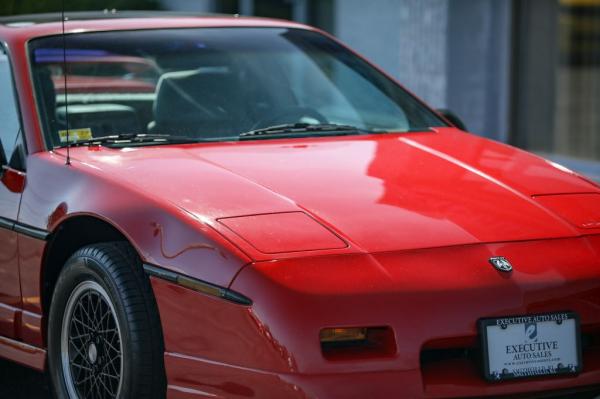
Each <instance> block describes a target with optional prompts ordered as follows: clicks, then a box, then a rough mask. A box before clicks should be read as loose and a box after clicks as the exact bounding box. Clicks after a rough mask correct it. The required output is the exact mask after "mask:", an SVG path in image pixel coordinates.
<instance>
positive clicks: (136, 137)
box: [57, 133, 219, 148]
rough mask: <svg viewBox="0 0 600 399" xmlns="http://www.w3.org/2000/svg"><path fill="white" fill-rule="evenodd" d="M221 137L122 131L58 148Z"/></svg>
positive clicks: (167, 142) (183, 142)
mask: <svg viewBox="0 0 600 399" xmlns="http://www.w3.org/2000/svg"><path fill="white" fill-rule="evenodd" d="M218 139H219V138H214V139H202V138H193V137H186V136H172V135H169V134H142V133H120V134H114V135H110V136H101V137H94V138H91V139H89V140H78V141H74V142H72V143H69V144H65V145H62V146H58V147H57V148H64V147H67V146H69V145H70V146H71V147H77V146H80V145H92V144H113V145H125V144H137V143H140V144H145V143H151V144H185V143H200V142H207V141H215V140H218Z"/></svg>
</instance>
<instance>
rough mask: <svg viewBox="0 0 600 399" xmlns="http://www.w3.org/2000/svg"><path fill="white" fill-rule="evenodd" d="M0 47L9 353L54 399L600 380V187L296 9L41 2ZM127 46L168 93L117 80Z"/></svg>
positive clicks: (514, 387) (359, 394)
mask: <svg viewBox="0 0 600 399" xmlns="http://www.w3.org/2000/svg"><path fill="white" fill-rule="evenodd" d="M0 43H2V51H1V52H0V87H1V88H2V90H0V142H1V144H2V149H1V150H0V155H1V157H2V158H1V160H0V163H1V164H2V175H1V182H2V184H0V356H1V357H4V358H6V359H11V360H14V361H16V362H19V363H21V364H25V365H27V366H30V367H33V368H35V369H38V370H46V371H47V372H48V373H49V375H50V377H51V381H52V386H53V389H54V391H55V392H56V396H57V397H58V398H69V399H77V398H79V399H83V398H91V399H97V398H121V399H122V398H161V397H165V396H166V397H168V398H189V399H192V398H401V397H402V398H446V397H470V396H478V397H480V396H501V395H515V394H520V395H523V396H527V397H529V396H532V397H533V396H536V397H537V396H538V395H541V394H542V393H543V394H544V395H550V396H552V395H573V396H574V395H576V394H581V395H582V397H592V396H593V395H597V394H598V391H599V390H600V388H599V386H600V187H599V186H598V185H596V184H595V183H593V182H591V181H588V180H586V179H585V178H584V177H582V176H579V175H577V174H575V173H573V172H571V171H569V170H567V169H565V168H563V167H561V166H559V165H557V164H554V163H552V162H549V161H547V160H544V159H542V158H539V157H537V156H535V155H532V154H529V153H526V152H524V151H521V150H518V149H516V148H513V147H510V146H507V145H504V144H500V143H497V142H493V141H489V140H485V139H483V138H480V137H477V136H475V135H472V134H469V133H466V132H465V131H463V130H461V129H459V128H458V127H459V124H458V122H456V121H455V122H452V118H450V117H444V116H442V115H441V114H440V113H437V112H435V111H432V110H431V109H429V108H428V107H427V106H426V105H425V104H423V103H422V102H421V101H419V100H418V99H416V98H415V97H414V96H413V95H411V94H410V93H408V92H407V91H406V90H404V89H403V88H402V87H401V86H399V85H398V83H396V82H395V81H393V80H392V79H391V78H390V77H389V76H387V75H385V74H384V73H383V72H381V71H380V70H378V69H377V68H375V67H374V66H373V65H371V64H369V63H368V62H367V61H365V60H364V59H362V58H361V57H360V56H358V55H357V54H355V53H353V52H352V51H351V50H349V49H348V48H346V47H345V46H344V45H342V44H340V43H339V42H338V41H336V40H335V39H334V38H332V37H330V36H329V35H327V34H325V33H323V32H320V31H318V30H317V29H314V28H311V27H307V26H304V25H300V24H296V23H292V22H285V21H275V20H268V19H259V18H239V17H235V16H232V17H176V16H160V15H158V16H157V15H154V16H146V17H142V16H139V15H135V14H133V15H131V14H127V13H125V14H120V13H117V14H114V15H112V18H102V17H98V16H95V15H93V14H77V15H70V16H69V20H68V21H67V22H66V23H65V34H64V35H62V26H61V21H60V18H58V17H57V16H56V15H51V16H48V15H41V16H22V17H12V18H8V19H5V20H3V21H2V22H1V25H0ZM57 54H58V55H60V54H63V63H64V64H63V68H62V70H66V71H68V70H69V66H70V65H69V64H70V63H72V62H73V63H75V62H77V57H78V55H79V56H84V57H85V59H86V68H85V71H83V72H81V73H80V75H81V74H83V75H85V79H80V80H79V81H78V82H77V90H76V91H74V92H69V90H67V91H66V93H65V91H64V90H57V89H56V87H55V82H53V76H54V80H56V75H53V73H52V71H51V70H50V69H51V65H50V64H53V65H57V63H59V61H57V60H54V61H52V62H50V63H49V61H48V57H50V58H52V57H56V56H57ZM94 57H97V63H98V69H96V68H94V67H93V64H94ZM107 57H111V58H112V59H114V57H118V58H117V59H119V58H120V59H124V58H123V57H126V58H125V59H135V60H145V61H142V64H143V65H152V66H155V67H156V71H155V73H156V74H157V76H159V79H158V81H157V83H156V89H155V90H153V91H151V92H147V91H140V90H138V89H137V88H136V87H133V86H128V85H127V84H126V82H125V81H126V80H127V79H128V76H127V72H126V71H125V72H123V75H119V74H117V73H114V72H113V73H111V74H110V80H111V82H112V83H111V84H109V85H108V86H109V87H108V88H107V89H106V90H98V84H97V82H96V81H95V79H96V78H97V79H98V81H100V82H102V80H103V79H105V78H106V76H105V74H104V73H103V72H102V71H103V70H104V67H105V66H106V62H105V60H106V59H107ZM63 75H64V74H63ZM63 78H64V76H63ZM66 79H67V82H63V83H64V84H65V87H67V88H68V87H69V85H68V79H69V75H68V74H67V76H66ZM119 79H122V80H123V82H122V83H123V84H117V83H118V80H119ZM86 82H87V83H86ZM86 84H89V85H90V87H89V90H86V89H85V85H86ZM111 87H113V88H118V89H115V90H110V88H111ZM128 87H129V88H130V90H128V89H127V88H128ZM541 133H543V132H541ZM583 395H587V396H583Z"/></svg>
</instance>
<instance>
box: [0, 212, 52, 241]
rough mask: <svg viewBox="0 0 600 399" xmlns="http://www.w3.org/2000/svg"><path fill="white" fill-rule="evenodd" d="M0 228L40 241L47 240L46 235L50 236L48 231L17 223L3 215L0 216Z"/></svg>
mask: <svg viewBox="0 0 600 399" xmlns="http://www.w3.org/2000/svg"><path fill="white" fill-rule="evenodd" d="M0 229H5V230H12V231H15V232H17V233H19V234H23V235H25V236H28V237H31V238H35V239H36V240H42V241H46V240H48V236H50V232H49V231H46V230H43V229H38V228H37V227H32V226H28V225H26V224H22V223H19V222H17V221H15V220H10V219H6V218H3V217H0Z"/></svg>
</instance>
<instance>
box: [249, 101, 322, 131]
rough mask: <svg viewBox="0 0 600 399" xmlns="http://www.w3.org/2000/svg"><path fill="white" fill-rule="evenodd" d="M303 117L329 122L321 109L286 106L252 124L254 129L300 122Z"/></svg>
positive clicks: (319, 121)
mask: <svg viewBox="0 0 600 399" xmlns="http://www.w3.org/2000/svg"><path fill="white" fill-rule="evenodd" d="M303 118H311V119H315V120H316V121H317V122H318V123H328V122H329V121H328V120H327V118H325V117H324V116H323V114H321V113H320V112H319V111H317V110H315V109H313V108H308V107H300V106H298V107H286V108H281V109H279V110H277V113H276V114H275V115H274V116H273V115H269V116H268V117H265V118H261V119H259V120H258V122H256V123H255V124H254V125H252V130H254V129H260V128H264V127H269V126H275V125H283V124H287V123H300V122H302V119H303Z"/></svg>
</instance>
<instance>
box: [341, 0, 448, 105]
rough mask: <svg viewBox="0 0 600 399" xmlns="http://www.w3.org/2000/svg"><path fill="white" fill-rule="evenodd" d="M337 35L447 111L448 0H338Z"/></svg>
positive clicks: (408, 86) (411, 88) (412, 89)
mask: <svg viewBox="0 0 600 399" xmlns="http://www.w3.org/2000/svg"><path fill="white" fill-rule="evenodd" d="M334 10H335V11H334V12H335V21H334V26H335V34H336V36H337V37H339V38H340V39H341V40H342V41H344V42H345V43H347V44H348V45H350V46H351V47H353V48H354V49H355V50H357V51H358V52H359V53H361V54H363V55H364V56H366V57H367V58H368V59H370V60H371V61H373V62H375V63H376V64H377V65H379V66H380V67H382V68H383V69H384V70H385V71H386V72H388V73H389V74H391V75H392V76H393V77H395V78H396V79H398V80H400V82H401V83H402V84H403V85H404V86H405V87H406V88H408V89H409V90H411V91H413V92H414V93H415V94H417V95H418V96H420V97H421V98H423V99H424V100H425V101H427V102H429V103H430V104H431V105H433V106H434V107H445V106H446V88H447V76H446V68H447V64H446V63H447V46H446V32H447V28H448V26H447V22H448V0H370V1H368V2H365V1H364V0H336V2H335V8H334Z"/></svg>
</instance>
